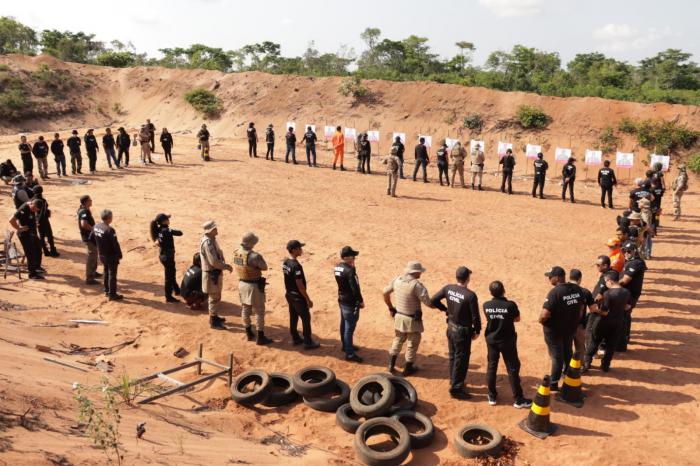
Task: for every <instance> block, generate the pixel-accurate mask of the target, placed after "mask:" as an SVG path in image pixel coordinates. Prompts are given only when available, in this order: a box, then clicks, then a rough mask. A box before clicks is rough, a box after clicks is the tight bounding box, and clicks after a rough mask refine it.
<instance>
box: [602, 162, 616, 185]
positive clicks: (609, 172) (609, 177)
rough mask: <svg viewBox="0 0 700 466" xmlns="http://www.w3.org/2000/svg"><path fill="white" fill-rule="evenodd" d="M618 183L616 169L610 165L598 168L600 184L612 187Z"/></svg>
mask: <svg viewBox="0 0 700 466" xmlns="http://www.w3.org/2000/svg"><path fill="white" fill-rule="evenodd" d="M616 184H617V178H615V170H613V169H612V168H608V167H603V168H601V169H600V170H598V185H600V186H602V187H603V188H611V187H613V186H615V185H616Z"/></svg>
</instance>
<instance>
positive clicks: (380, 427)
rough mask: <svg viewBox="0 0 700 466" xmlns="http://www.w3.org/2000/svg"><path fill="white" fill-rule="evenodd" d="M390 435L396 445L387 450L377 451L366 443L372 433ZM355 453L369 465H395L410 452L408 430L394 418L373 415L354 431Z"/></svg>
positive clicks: (401, 461) (402, 460)
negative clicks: (372, 417)
mask: <svg viewBox="0 0 700 466" xmlns="http://www.w3.org/2000/svg"><path fill="white" fill-rule="evenodd" d="M377 434H387V435H391V436H392V438H394V439H395V441H396V446H395V447H394V448H392V449H391V450H389V451H377V450H375V449H373V448H370V447H369V446H368V445H367V439H369V438H370V437H371V436H373V435H377ZM354 445H355V453H356V454H357V458H358V459H359V460H360V461H362V462H363V463H365V464H367V465H369V466H397V465H399V464H401V463H403V462H404V460H405V459H406V458H407V457H408V454H409V453H410V452H411V437H410V436H409V434H408V430H407V429H406V427H404V425H403V424H401V423H400V422H399V421H397V420H396V419H391V418H388V417H375V418H374V419H370V420H368V421H366V422H363V423H362V425H361V426H360V427H359V428H358V429H357V432H355V441H354Z"/></svg>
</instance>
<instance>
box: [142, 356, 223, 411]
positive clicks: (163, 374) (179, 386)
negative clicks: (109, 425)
mask: <svg viewBox="0 0 700 466" xmlns="http://www.w3.org/2000/svg"><path fill="white" fill-rule="evenodd" d="M202 356H203V348H202V344H201V343H200V344H199V349H198V350H197V357H195V358H194V361H191V362H188V363H185V364H181V365H179V366H177V367H171V368H170V369H166V370H164V371H159V372H156V373H154V374H151V375H148V376H146V377H143V378H140V379H138V380H135V381H133V382H131V383H130V384H129V385H140V384H142V383H145V382H149V381H151V380H154V379H159V380H162V381H163V382H166V383H168V384H170V385H173V386H174V387H173V388H171V389H169V390H166V391H164V392H162V393H158V394H157V395H153V396H150V397H148V398H145V399H143V400H141V401H139V402H138V404H141V405H142V404H147V403H150V402H152V401H155V400H158V399H160V398H163V397H166V396H170V395H173V394H175V393H178V392H183V391H185V390H187V389H189V388H191V387H194V386H195V385H199V384H201V383H204V382H206V381H208V380H212V379H216V378H218V377H221V376H224V375H225V376H226V380H227V382H228V385H227V386H228V387H230V386H231V383H232V381H233V353H229V355H228V366H224V365H223V364H219V363H218V362H214V361H209V360H208V359H204V358H203V357H202ZM202 364H209V365H210V366H214V367H216V368H218V369H219V371H217V372H214V373H213V374H209V375H205V376H204V377H200V378H198V379H196V380H193V381H192V382H187V383H184V382H180V381H179V380H176V379H174V378H172V377H169V376H168V374H173V373H175V372H179V371H181V370H183V369H187V368H188V367H193V366H197V375H201V374H202Z"/></svg>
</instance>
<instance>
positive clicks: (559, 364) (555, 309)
mask: <svg viewBox="0 0 700 466" xmlns="http://www.w3.org/2000/svg"><path fill="white" fill-rule="evenodd" d="M545 276H546V277H547V278H548V279H549V283H550V284H551V285H552V286H553V288H552V289H551V290H550V291H549V293H548V294H547V298H546V299H545V301H544V305H543V306H542V312H541V313H540V318H539V322H540V323H541V324H542V328H543V331H544V341H545V343H546V344H547V350H548V351H549V357H550V359H551V362H552V368H551V375H550V376H551V379H550V380H551V386H550V389H551V390H552V391H558V390H559V379H561V375H562V371H563V370H564V368H565V367H566V365H567V364H568V363H569V361H570V360H571V346H572V344H573V342H574V335H575V334H576V328H577V326H578V324H579V322H581V318H582V317H583V307H584V295H583V292H582V291H581V287H579V286H578V285H576V284H575V283H566V272H565V271H564V269H562V268H561V267H559V266H554V267H552V268H551V270H550V271H549V272H546V273H545Z"/></svg>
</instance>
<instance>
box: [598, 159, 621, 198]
mask: <svg viewBox="0 0 700 466" xmlns="http://www.w3.org/2000/svg"><path fill="white" fill-rule="evenodd" d="M598 186H600V205H601V207H603V209H605V197H606V196H607V197H608V207H610V208H611V209H612V208H613V201H612V193H613V187H614V186H617V178H615V170H613V169H612V168H610V160H606V161H605V162H603V168H601V169H600V170H598Z"/></svg>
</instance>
